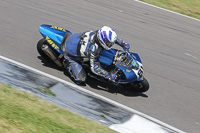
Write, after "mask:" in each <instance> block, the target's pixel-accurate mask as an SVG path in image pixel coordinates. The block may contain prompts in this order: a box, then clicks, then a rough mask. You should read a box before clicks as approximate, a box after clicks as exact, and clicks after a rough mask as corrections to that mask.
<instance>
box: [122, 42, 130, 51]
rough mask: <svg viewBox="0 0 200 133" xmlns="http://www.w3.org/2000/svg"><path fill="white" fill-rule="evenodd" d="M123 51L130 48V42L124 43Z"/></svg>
mask: <svg viewBox="0 0 200 133" xmlns="http://www.w3.org/2000/svg"><path fill="white" fill-rule="evenodd" d="M123 49H124V51H129V49H130V44H128V43H126V44H125V46H124V47H123Z"/></svg>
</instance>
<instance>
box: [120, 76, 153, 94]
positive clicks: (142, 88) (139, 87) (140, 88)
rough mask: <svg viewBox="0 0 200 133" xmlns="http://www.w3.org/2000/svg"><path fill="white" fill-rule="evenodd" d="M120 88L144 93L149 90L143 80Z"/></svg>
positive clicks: (145, 81)
mask: <svg viewBox="0 0 200 133" xmlns="http://www.w3.org/2000/svg"><path fill="white" fill-rule="evenodd" d="M122 86H123V87H124V88H126V89H129V90H132V91H134V92H146V91H148V90H149V82H148V81H147V80H146V79H145V78H144V80H143V81H136V82H134V83H129V84H124V85H122Z"/></svg>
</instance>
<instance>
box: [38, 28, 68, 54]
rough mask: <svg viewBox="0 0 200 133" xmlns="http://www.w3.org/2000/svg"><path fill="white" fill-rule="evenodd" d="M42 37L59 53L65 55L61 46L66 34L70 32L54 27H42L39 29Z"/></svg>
mask: <svg viewBox="0 0 200 133" xmlns="http://www.w3.org/2000/svg"><path fill="white" fill-rule="evenodd" d="M39 31H40V33H41V35H42V36H43V37H44V38H45V39H46V40H47V42H48V43H49V44H50V45H51V46H52V47H53V48H54V49H55V50H56V51H57V52H59V53H63V52H62V51H61V50H60V44H61V42H62V40H63V37H64V36H65V34H66V32H69V33H71V32H70V31H68V30H66V29H63V28H60V27H57V26H52V25H41V26H40V27H39Z"/></svg>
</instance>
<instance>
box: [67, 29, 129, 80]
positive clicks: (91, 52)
mask: <svg viewBox="0 0 200 133" xmlns="http://www.w3.org/2000/svg"><path fill="white" fill-rule="evenodd" d="M64 41H65V40H64ZM64 43H65V45H64V46H65V48H64V51H63V52H64V56H65V59H66V60H65V64H66V67H67V69H68V71H69V72H70V74H71V76H72V77H73V78H74V80H75V83H77V84H81V83H85V81H86V73H85V70H84V69H83V67H82V66H81V65H80V64H81V63H80V62H87V61H89V65H90V69H91V71H92V72H93V73H94V74H96V75H99V76H101V77H104V78H105V79H108V80H111V81H114V80H115V78H116V75H115V74H114V73H110V72H107V71H106V70H104V69H103V68H102V67H101V65H100V63H99V61H98V57H99V54H100V53H101V51H102V50H103V49H106V50H109V49H110V48H111V47H112V46H113V45H114V44H115V43H116V44H118V45H120V46H121V47H123V49H125V50H128V49H129V48H130V44H127V43H125V42H124V41H123V40H121V39H119V38H117V34H116V32H115V31H114V30H113V29H111V28H110V27H108V26H103V27H102V28H101V29H99V30H96V31H89V32H81V33H76V34H73V35H71V36H69V37H68V38H67V39H66V41H65V42H64Z"/></svg>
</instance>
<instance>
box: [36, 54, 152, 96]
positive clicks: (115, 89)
mask: <svg viewBox="0 0 200 133" xmlns="http://www.w3.org/2000/svg"><path fill="white" fill-rule="evenodd" d="M38 59H40V60H41V62H42V63H43V66H45V67H49V68H53V69H56V70H59V71H63V73H64V75H65V76H67V77H68V78H70V79H71V80H72V81H73V79H72V78H71V76H70V74H69V73H68V72H67V71H65V69H64V68H61V67H58V66H56V65H55V64H54V63H53V62H52V61H51V60H49V61H47V60H45V59H44V58H42V57H41V56H38ZM86 85H88V86H90V87H91V88H93V89H96V90H102V91H107V92H109V93H112V94H116V95H117V94H122V95H124V96H128V97H137V96H141V97H145V98H148V96H147V95H146V94H144V93H136V92H133V91H131V90H129V89H125V88H123V87H122V86H120V85H114V84H111V83H106V82H101V81H98V80H96V79H93V78H90V77H87V81H86V84H84V85H82V86H86Z"/></svg>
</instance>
